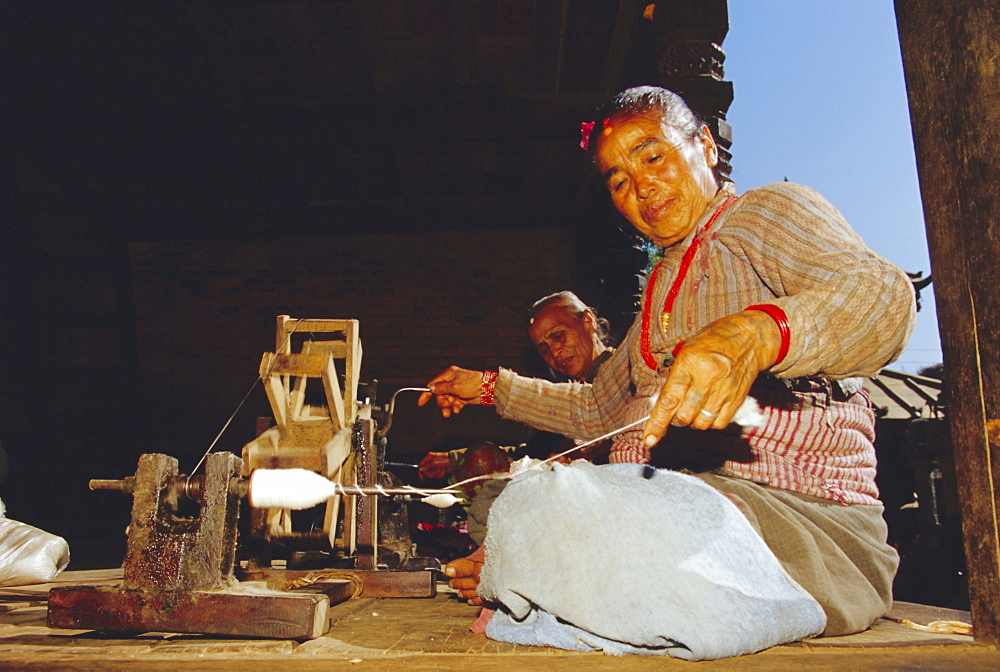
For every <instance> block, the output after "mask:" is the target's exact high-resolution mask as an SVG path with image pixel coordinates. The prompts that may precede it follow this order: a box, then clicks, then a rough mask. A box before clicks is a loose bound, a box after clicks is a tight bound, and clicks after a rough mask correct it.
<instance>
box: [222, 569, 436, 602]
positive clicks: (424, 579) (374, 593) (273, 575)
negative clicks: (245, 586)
mask: <svg viewBox="0 0 1000 672" xmlns="http://www.w3.org/2000/svg"><path fill="white" fill-rule="evenodd" d="M322 571H323V570H298V569H278V568H273V567H264V568H245V569H243V568H237V569H236V572H235V573H236V577H237V578H238V579H239V580H240V581H267V582H268V584H271V585H274V584H275V583H278V584H280V583H282V582H289V581H295V580H296V579H302V578H306V577H308V576H310V575H313V574H316V573H319V572H322ZM341 571H343V572H344V573H348V574H353V575H354V576H356V577H357V578H358V579H360V580H361V582H362V584H364V590H362V591H361V594H360V595H358V597H434V596H435V595H437V577H436V576H435V575H434V572H433V571H432V570H429V569H420V570H399V569H377V570H362V569H351V570H341Z"/></svg>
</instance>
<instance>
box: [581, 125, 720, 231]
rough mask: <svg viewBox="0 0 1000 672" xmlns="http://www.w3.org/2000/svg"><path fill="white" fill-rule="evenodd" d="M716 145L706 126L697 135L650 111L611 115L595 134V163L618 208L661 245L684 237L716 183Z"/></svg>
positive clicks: (717, 158)
mask: <svg viewBox="0 0 1000 672" xmlns="http://www.w3.org/2000/svg"><path fill="white" fill-rule="evenodd" d="M718 160H719V157H718V149H717V147H716V144H715V140H714V139H713V138H712V134H711V133H710V132H709V131H708V129H707V128H705V129H703V130H702V133H701V134H700V135H698V136H697V137H696V138H690V137H687V136H686V135H685V134H684V133H682V132H681V131H679V130H678V129H676V128H675V127H673V126H670V125H669V124H666V123H664V122H663V120H662V119H661V118H660V116H659V115H658V114H656V113H654V112H648V113H643V114H638V115H635V116H627V117H613V118H612V119H610V120H609V121H608V125H607V127H606V128H605V129H604V131H602V132H601V134H600V136H599V137H598V146H597V167H598V168H599V169H600V171H601V174H602V175H603V176H604V179H605V181H606V183H607V186H608V191H609V192H610V193H611V200H612V202H613V203H614V204H615V207H616V208H618V211H619V212H621V213H622V214H623V215H625V217H626V219H628V220H629V221H630V222H632V225H633V226H635V228H636V229H638V231H639V233H641V234H642V235H644V236H646V237H647V238H649V239H650V240H651V241H653V243H655V244H656V245H659V246H660V247H670V246H672V245H676V244H677V243H679V242H681V241H682V240H684V239H685V238H686V237H687V235H688V234H689V233H690V232H691V230H692V229H693V228H694V226H695V224H697V223H698V220H699V219H700V218H701V216H702V214H703V213H704V212H705V210H706V208H708V204H709V203H710V202H711V201H712V199H713V198H714V197H715V195H716V193H717V192H718V190H719V188H718V185H717V184H716V182H715V176H714V175H713V174H712V167H713V166H715V165H716V163H718Z"/></svg>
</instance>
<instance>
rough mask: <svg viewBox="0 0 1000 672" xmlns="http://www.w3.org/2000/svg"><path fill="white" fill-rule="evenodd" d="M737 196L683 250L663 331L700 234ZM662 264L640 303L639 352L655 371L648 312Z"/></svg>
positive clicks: (662, 319)
mask: <svg viewBox="0 0 1000 672" xmlns="http://www.w3.org/2000/svg"><path fill="white" fill-rule="evenodd" d="M736 198H737V196H736V195H735V194H730V195H729V197H728V198H726V200H725V201H723V202H722V203H721V204H720V205H719V207H717V208H716V209H715V212H713V213H712V216H711V217H709V218H708V221H707V222H705V226H703V227H702V229H701V231H699V232H698V233H697V234H696V235H695V237H694V240H692V241H691V244H690V245H689V246H688V249H687V250H686V251H685V252H684V256H683V257H682V258H681V263H680V266H678V267H677V275H676V276H674V284H672V285H670V291H668V292H667V300H666V301H665V302H664V303H663V313H662V314H661V315H660V324H662V325H663V331H666V330H667V327H668V326H669V325H670V313H671V312H672V311H673V309H674V301H676V300H677V294H678V293H680V291H681V285H682V284H683V283H684V278H685V276H687V272H688V269H689V268H690V267H691V262H692V260H694V255H695V253H696V252H697V251H698V246H699V245H701V234H703V233H704V232H705V231H708V230H709V229H710V228H711V226H712V224H714V223H715V220H716V219H718V218H719V215H721V214H722V213H723V212H725V210H726V208H728V207H729V205H730V204H731V203H732V202H733V201H735V200H736ZM661 266H663V262H662V261H661V262H660V263H658V264H657V265H656V268H654V269H653V272H652V273H650V274H649V283H648V285H647V286H646V300H645V302H644V303H643V305H642V331H640V332H639V352H641V353H642V359H643V361H644V362H646V366H648V367H649V368H651V369H653V371H656V370H657V369H659V366H658V365H657V362H656V358H655V357H653V352H652V349H651V347H650V344H649V342H650V335H649V331H650V329H649V314H650V312H651V310H652V306H653V290H654V289H655V287H656V276H657V275H659V273H660V267H661Z"/></svg>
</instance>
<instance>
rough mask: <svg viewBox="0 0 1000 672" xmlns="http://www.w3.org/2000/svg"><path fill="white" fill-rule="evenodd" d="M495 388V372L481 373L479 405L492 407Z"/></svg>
mask: <svg viewBox="0 0 1000 672" xmlns="http://www.w3.org/2000/svg"><path fill="white" fill-rule="evenodd" d="M496 387H497V372H496V371H483V385H482V387H481V388H479V403H480V404H482V405H483V406H492V405H493V393H494V392H496Z"/></svg>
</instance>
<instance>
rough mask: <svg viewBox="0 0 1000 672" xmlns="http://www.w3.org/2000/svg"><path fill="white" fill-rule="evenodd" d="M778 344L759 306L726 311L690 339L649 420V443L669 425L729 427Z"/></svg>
mask: <svg viewBox="0 0 1000 672" xmlns="http://www.w3.org/2000/svg"><path fill="white" fill-rule="evenodd" d="M780 347H781V332H779V331H778V326H777V325H776V324H775V323H774V320H773V319H771V317H770V316H769V315H768V314H767V313H764V312H761V311H759V310H748V311H743V312H741V313H735V314H733V315H728V316H726V317H723V318H722V319H719V320H716V321H715V322H712V323H711V324H709V325H708V326H707V327H705V328H704V329H702V330H701V331H699V332H698V333H697V334H695V335H694V336H693V337H691V338H689V339H688V340H687V341H686V342H685V344H684V347H683V348H681V350H680V352H678V353H677V358H676V359H675V360H674V362H673V364H672V365H671V367H670V374H669V375H668V376H667V380H666V382H665V383H664V384H663V389H662V390H661V392H660V397H659V399H657V401H656V405H655V406H654V407H653V412H652V414H651V415H650V418H649V420H647V421H646V426H645V428H644V429H643V436H644V437H645V438H644V442H645V444H646V445H647V446H649V447H652V446H654V445H656V443H657V442H658V441H659V440H660V439H661V438H663V435H664V434H665V433H666V431H667V427H668V426H670V425H676V426H690V427H693V428H694V429H725V428H726V427H727V426H728V425H729V423H730V421H732V419H733V415H734V414H735V413H736V410H737V409H738V408H739V407H740V404H741V403H743V400H744V399H746V396H747V394H748V393H749V392H750V386H751V385H753V382H754V380H756V378H757V374H759V373H760V372H761V371H763V370H765V369H768V368H770V367H771V366H772V365H773V364H774V361H775V359H776V358H777V356H778V352H779V350H780Z"/></svg>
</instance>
